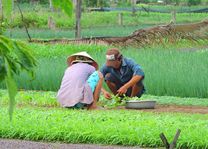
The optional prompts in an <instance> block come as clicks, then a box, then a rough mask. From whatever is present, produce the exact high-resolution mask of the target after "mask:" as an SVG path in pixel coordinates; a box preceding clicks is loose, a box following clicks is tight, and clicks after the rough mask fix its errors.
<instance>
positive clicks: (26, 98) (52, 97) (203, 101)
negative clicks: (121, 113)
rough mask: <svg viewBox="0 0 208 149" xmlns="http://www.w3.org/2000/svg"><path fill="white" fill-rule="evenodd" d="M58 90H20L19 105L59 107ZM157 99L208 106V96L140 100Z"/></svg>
mask: <svg viewBox="0 0 208 149" xmlns="http://www.w3.org/2000/svg"><path fill="white" fill-rule="evenodd" d="M56 94H57V92H51V91H50V92H44V91H19V92H18V94H17V97H16V105H17V106H37V107H59V106H60V105H59V104H58V102H57V99H56ZM0 98H1V100H0V105H8V102H9V98H8V94H7V92H6V90H0ZM145 99H147V100H149V99H151V100H155V101H157V103H158V104H168V105H183V106H204V107H208V99H207V98H188V97H185V98H181V97H173V96H153V95H147V94H145V95H143V96H142V97H141V99H140V100H145ZM136 100H138V99H136ZM113 102H114V98H113V99H112V100H109V101H108V100H106V99H104V97H103V96H102V95H101V98H100V103H99V104H100V105H101V106H105V107H107V108H111V107H112V104H113Z"/></svg>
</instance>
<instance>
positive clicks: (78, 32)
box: [75, 0, 82, 38]
mask: <svg viewBox="0 0 208 149" xmlns="http://www.w3.org/2000/svg"><path fill="white" fill-rule="evenodd" d="M81 5H82V0H77V1H76V26H75V38H80V37H81V13H82V10H81Z"/></svg>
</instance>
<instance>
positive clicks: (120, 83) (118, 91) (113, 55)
mask: <svg viewBox="0 0 208 149" xmlns="http://www.w3.org/2000/svg"><path fill="white" fill-rule="evenodd" d="M101 73H102V74H103V76H104V79H105V82H106V84H107V86H108V87H109V89H110V90H111V92H112V93H113V94H114V95H119V96H121V97H122V96H124V94H125V95H126V96H128V97H135V96H137V97H141V95H142V94H143V93H144V91H145V88H144V85H143V82H142V81H143V79H144V72H143V71H142V69H141V67H140V66H139V65H138V64H136V63H135V62H134V61H133V60H132V59H129V58H125V57H123V56H122V54H121V52H120V51H119V50H118V49H116V48H113V49H108V50H107V52H106V63H105V64H104V66H103V67H102V68H101ZM104 96H105V98H111V95H110V93H105V94H104Z"/></svg>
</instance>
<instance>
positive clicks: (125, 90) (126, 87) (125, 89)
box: [117, 75, 143, 95]
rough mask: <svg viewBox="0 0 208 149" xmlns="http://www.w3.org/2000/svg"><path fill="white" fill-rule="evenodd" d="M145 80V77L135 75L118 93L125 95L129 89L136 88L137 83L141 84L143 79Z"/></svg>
mask: <svg viewBox="0 0 208 149" xmlns="http://www.w3.org/2000/svg"><path fill="white" fill-rule="evenodd" d="M142 78H143V76H139V75H135V76H133V77H132V78H131V80H129V82H127V83H126V84H124V85H123V86H122V87H121V88H120V89H119V90H118V91H117V92H118V94H119V95H123V94H125V93H126V92H127V90H128V88H130V87H132V86H134V85H135V84H136V83H137V82H139V81H140V80H141V79H142Z"/></svg>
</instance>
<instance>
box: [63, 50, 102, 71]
mask: <svg viewBox="0 0 208 149" xmlns="http://www.w3.org/2000/svg"><path fill="white" fill-rule="evenodd" d="M78 56H80V57H86V58H87V59H82V58H81V59H80V58H77V57H78ZM76 62H82V63H89V64H92V66H94V67H95V69H96V70H97V69H98V64H97V62H96V61H95V60H94V59H93V58H92V57H91V56H90V55H89V54H88V53H87V52H85V51H83V52H78V53H75V54H72V55H70V56H69V57H68V58H67V64H68V66H71V65H72V64H73V63H76Z"/></svg>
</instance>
